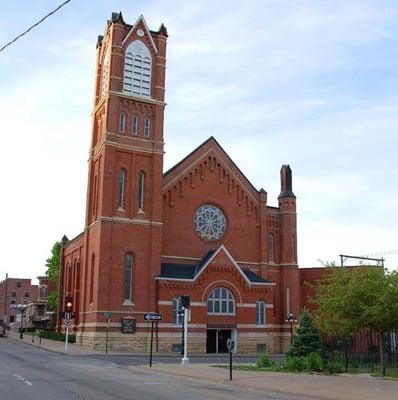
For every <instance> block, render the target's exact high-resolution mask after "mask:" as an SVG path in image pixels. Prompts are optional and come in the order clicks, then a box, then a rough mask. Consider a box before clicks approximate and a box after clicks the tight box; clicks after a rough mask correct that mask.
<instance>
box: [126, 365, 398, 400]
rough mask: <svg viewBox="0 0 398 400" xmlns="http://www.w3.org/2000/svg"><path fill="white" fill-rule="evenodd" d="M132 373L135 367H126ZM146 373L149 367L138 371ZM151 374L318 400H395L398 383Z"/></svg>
mask: <svg viewBox="0 0 398 400" xmlns="http://www.w3.org/2000/svg"><path fill="white" fill-rule="evenodd" d="M129 368H130V369H132V370H134V369H136V368H137V367H129ZM140 368H141V369H142V368H145V369H148V370H149V369H150V368H149V367H147V366H145V367H140ZM151 370H153V371H157V372H159V373H162V374H167V375H174V376H181V377H185V378H192V379H199V380H204V381H208V382H214V383H223V384H227V385H233V386H238V387H239V388H247V389H251V390H257V391H267V392H276V393H287V394H294V395H297V396H308V397H313V398H315V399H319V400H321V399H322V400H397V399H398V381H393V380H388V379H379V378H373V377H371V376H370V375H365V374H364V375H336V376H331V375H317V374H306V373H302V374H293V373H284V372H257V371H233V380H232V382H231V381H229V369H228V368H217V367H213V366H211V365H209V364H189V365H184V366H182V365H154V366H153V367H152V368H151Z"/></svg>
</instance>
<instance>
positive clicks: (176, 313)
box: [172, 297, 184, 325]
mask: <svg viewBox="0 0 398 400" xmlns="http://www.w3.org/2000/svg"><path fill="white" fill-rule="evenodd" d="M181 311H182V304H181V297H176V298H174V299H173V310H172V314H173V315H172V322H173V324H174V325H181V324H182V321H183V318H184V317H183V315H182V314H180V312H181Z"/></svg>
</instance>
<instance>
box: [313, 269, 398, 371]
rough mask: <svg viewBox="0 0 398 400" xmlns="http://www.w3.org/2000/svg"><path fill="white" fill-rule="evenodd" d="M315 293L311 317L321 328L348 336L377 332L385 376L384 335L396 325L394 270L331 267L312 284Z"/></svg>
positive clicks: (397, 292)
mask: <svg viewBox="0 0 398 400" xmlns="http://www.w3.org/2000/svg"><path fill="white" fill-rule="evenodd" d="M315 293H316V294H315V298H314V299H313V300H312V301H313V302H314V303H315V304H317V305H318V309H317V310H316V312H315V320H316V323H317V325H318V326H319V327H320V329H321V330H322V331H324V332H327V333H331V334H339V335H349V334H351V333H353V332H355V331H357V330H359V329H371V330H373V331H375V332H376V333H377V335H378V337H379V344H380V346H379V348H380V360H381V372H382V374H383V375H385V373H386V365H385V335H386V333H387V332H389V331H390V330H394V329H396V328H397V327H398V273H397V272H393V273H387V272H385V271H384V270H383V269H382V268H378V267H360V268H351V269H348V268H331V269H330V273H329V274H328V276H327V277H326V278H325V279H323V280H320V281H318V282H317V284H316V285H315Z"/></svg>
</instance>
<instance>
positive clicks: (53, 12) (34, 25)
mask: <svg viewBox="0 0 398 400" xmlns="http://www.w3.org/2000/svg"><path fill="white" fill-rule="evenodd" d="M70 1H71V0H66V1H64V2H63V3H62V4H60V5H59V6H58V7H57V8H55V9H54V10H52V11H51V12H49V13H48V14H47V15H45V16H44V17H43V18H42V19H41V20H40V21H37V22H36V23H35V24H33V25H32V26H31V27H29V28H28V29H27V30H26V31H24V32H22V33H20V34H19V35H18V36H17V37H16V38H14V39H13V40H11V41H10V42H8V43H6V44H5V45H4V46H3V47H1V48H0V52H2V51H3V50H4V49H5V48H7V47H8V46H10V45H12V44H13V43H14V42H16V41H17V40H18V39H20V38H21V37H22V36H25V35H26V34H27V33H28V32H30V31H31V30H32V29H33V28H35V27H36V26H37V25H40V24H41V23H42V22H43V21H44V20H45V19H47V18H48V17H50V16H51V15H53V14H55V13H56V12H57V11H58V10H59V9H60V8H62V7H63V6H64V5H66V4H67V3H69V2H70Z"/></svg>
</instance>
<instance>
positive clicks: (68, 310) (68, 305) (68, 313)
mask: <svg viewBox="0 0 398 400" xmlns="http://www.w3.org/2000/svg"><path fill="white" fill-rule="evenodd" d="M72 308H73V297H72V296H65V318H66V319H71V318H72Z"/></svg>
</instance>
